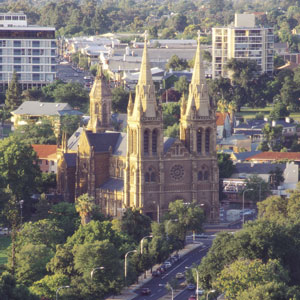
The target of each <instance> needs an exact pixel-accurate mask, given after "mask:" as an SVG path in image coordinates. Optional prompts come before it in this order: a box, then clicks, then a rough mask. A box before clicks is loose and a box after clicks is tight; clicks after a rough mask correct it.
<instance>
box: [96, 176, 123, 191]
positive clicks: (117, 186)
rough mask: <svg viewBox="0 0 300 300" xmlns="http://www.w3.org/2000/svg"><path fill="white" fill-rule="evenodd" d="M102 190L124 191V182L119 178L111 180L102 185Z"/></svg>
mask: <svg viewBox="0 0 300 300" xmlns="http://www.w3.org/2000/svg"><path fill="white" fill-rule="evenodd" d="M100 189H102V190H109V191H123V189H124V180H123V179H117V178H109V179H108V180H107V181H106V182H104V183H103V184H102V185H100Z"/></svg>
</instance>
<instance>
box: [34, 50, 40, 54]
mask: <svg viewBox="0 0 300 300" xmlns="http://www.w3.org/2000/svg"><path fill="white" fill-rule="evenodd" d="M32 55H40V50H39V49H32Z"/></svg>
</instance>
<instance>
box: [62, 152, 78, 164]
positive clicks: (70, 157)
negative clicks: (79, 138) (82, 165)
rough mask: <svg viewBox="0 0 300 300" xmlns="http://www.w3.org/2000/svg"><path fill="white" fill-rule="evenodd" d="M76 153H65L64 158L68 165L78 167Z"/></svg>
mask: <svg viewBox="0 0 300 300" xmlns="http://www.w3.org/2000/svg"><path fill="white" fill-rule="evenodd" d="M76 156H77V154H76V153H64V159H65V162H66V164H67V167H76Z"/></svg>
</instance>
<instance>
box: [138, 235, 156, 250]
mask: <svg viewBox="0 0 300 300" xmlns="http://www.w3.org/2000/svg"><path fill="white" fill-rule="evenodd" d="M152 237H153V235H152V234H151V235H146V236H144V237H143V238H142V239H141V243H140V244H141V254H143V244H144V239H146V238H152Z"/></svg>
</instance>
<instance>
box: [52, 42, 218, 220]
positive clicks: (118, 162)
mask: <svg viewBox="0 0 300 300" xmlns="http://www.w3.org/2000/svg"><path fill="white" fill-rule="evenodd" d="M110 113H111V92H110V89H109V87H108V85H107V84H106V82H105V80H104V76H103V74H102V71H101V67H100V68H99V71H98V74H97V77H96V79H95V82H94V85H93V88H92V90H91V93H90V121H89V124H88V126H87V128H83V129H80V130H79V131H78V132H76V133H75V134H74V136H73V137H71V138H70V140H69V143H68V145H65V147H62V148H63V149H61V151H60V161H59V164H58V178H57V179H58V192H59V193H60V194H62V195H63V196H64V197H65V199H66V200H67V201H74V197H78V196H80V195H81V194H83V193H88V194H89V195H91V196H93V197H94V198H95V202H96V204H97V205H99V206H100V208H101V210H102V212H103V213H104V214H107V215H111V216H113V217H120V216H121V215H122V212H123V211H124V209H126V208H128V207H135V208H139V209H141V211H142V212H143V213H144V214H147V215H149V216H151V217H152V218H153V219H157V220H158V221H159V218H160V216H162V215H163V214H164V212H165V211H167V209H168V206H169V203H170V202H172V201H175V200H177V199H182V200H183V201H184V202H186V203H191V202H196V203H198V204H199V205H201V206H203V208H204V210H205V213H206V217H207V220H208V221H209V222H217V221H218V216H219V170H218V165H217V155H216V120H215V108H214V105H213V104H212V103H211V101H210V99H209V96H208V91H207V85H206V81H205V77H204V69H203V65H202V57H201V51H200V41H199V40H198V47H197V52H196V57H195V66H194V72H193V77H192V82H191V84H190V87H189V97H188V99H187V100H182V103H181V118H180V138H179V139H175V138H168V137H164V136H163V115H162V106H161V103H160V101H158V100H157V99H156V97H155V88H154V84H153V81H152V75H151V70H150V65H149V60H148V50H147V43H146V41H145V46H144V52H143V58H142V64H141V70H140V77H139V81H138V84H137V86H136V95H135V100H134V101H133V99H132V98H131V96H130V99H129V102H128V114H127V134H126V133H120V132H114V131H110V130H111V123H110ZM63 144H64V143H63ZM65 144H66V143H65Z"/></svg>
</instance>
